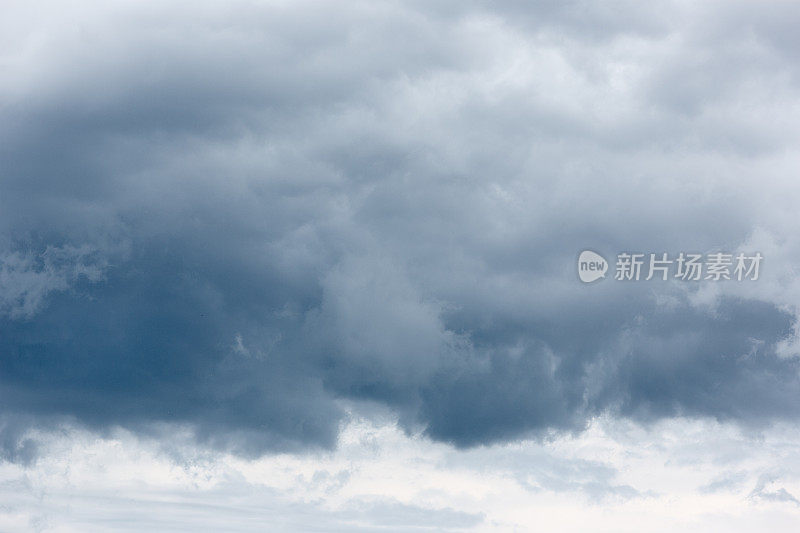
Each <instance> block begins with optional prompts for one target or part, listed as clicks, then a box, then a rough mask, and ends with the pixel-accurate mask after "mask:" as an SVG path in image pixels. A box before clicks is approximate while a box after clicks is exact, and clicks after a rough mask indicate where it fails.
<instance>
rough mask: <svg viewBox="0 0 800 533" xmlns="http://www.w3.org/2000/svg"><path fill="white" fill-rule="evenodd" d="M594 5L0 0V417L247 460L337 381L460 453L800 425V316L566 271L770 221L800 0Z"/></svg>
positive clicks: (14, 449) (320, 418)
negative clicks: (135, 436) (4, 57)
mask: <svg viewBox="0 0 800 533" xmlns="http://www.w3.org/2000/svg"><path fill="white" fill-rule="evenodd" d="M604 5H605V4H604ZM581 6H582V4H563V5H562V4H560V3H559V4H556V3H542V4H539V5H533V6H529V5H528V4H525V5H523V4H522V3H513V2H509V3H505V4H502V5H499V6H492V7H487V6H482V5H477V4H459V5H458V6H455V5H454V6H448V5H447V3H443V4H441V5H439V6H438V7H436V8H435V9H434V8H428V7H426V6H423V5H421V4H419V3H414V2H409V3H385V4H380V5H370V4H361V3H356V2H354V3H344V4H337V5H333V4H310V3H303V2H300V3H293V4H291V5H285V6H266V5H265V6H257V5H253V4H245V3H241V4H237V3H235V4H233V5H230V6H227V7H224V8H223V7H220V6H215V5H204V6H202V7H201V8H198V9H193V10H192V11H191V12H189V13H186V12H184V11H182V10H179V9H178V7H177V6H174V5H172V6H169V5H167V6H161V7H148V8H144V7H137V6H134V5H130V6H118V7H117V8H116V9H112V8H104V9H100V10H92V11H91V13H90V12H88V11H87V10H86V8H78V9H77V10H76V11H74V12H70V13H67V12H64V11H60V10H58V9H54V10H53V12H51V13H47V14H44V15H42V17H41V18H38V17H30V16H28V15H27V14H26V12H25V9H24V8H23V7H21V6H20V7H12V8H8V11H9V13H8V14H9V17H7V18H6V22H5V23H4V24H5V25H8V24H10V23H9V22H8V21H9V20H18V21H19V24H18V25H17V26H15V27H14V28H10V29H9V33H8V35H9V37H7V38H5V40H4V43H5V46H7V47H8V49H9V54H10V55H11V56H12V57H15V58H18V60H17V61H16V62H11V63H9V64H8V66H6V67H4V68H5V69H6V71H7V75H5V76H4V77H3V78H4V81H3V82H2V83H1V84H0V97H1V98H2V101H3V104H4V105H3V106H2V108H0V139H2V143H1V144H0V168H2V181H1V182H0V261H1V262H0V313H2V316H1V317H0V390H1V391H2V398H3V410H4V412H5V413H6V414H8V415H14V416H24V417H31V418H28V419H29V420H32V419H35V420H41V421H44V420H48V421H52V420H57V419H59V417H63V419H67V420H74V421H77V422H79V423H81V424H85V425H87V426H90V427H93V428H96V429H98V430H102V429H104V428H108V427H110V426H113V425H123V426H126V427H130V428H139V429H141V430H142V431H145V430H148V429H147V428H148V427H150V426H151V425H152V424H153V423H155V422H170V423H178V424H188V425H190V426H191V427H192V428H194V430H195V432H196V435H197V438H198V440H199V441H201V442H203V443H205V444H208V445H210V446H213V447H215V448H223V449H230V450H233V451H235V452H237V453H242V454H258V453H261V452H263V451H265V450H273V449H297V448H298V447H305V446H331V445H332V444H333V443H334V442H335V438H336V435H337V431H338V424H339V422H340V420H341V416H342V412H341V408H340V407H339V406H338V404H337V400H338V399H363V400H370V401H377V402H381V403H383V404H386V405H388V406H390V407H391V408H392V409H394V410H396V412H397V413H399V414H400V417H401V420H402V422H403V424H404V425H405V426H406V427H408V428H419V427H423V428H425V431H426V432H427V434H428V435H430V436H431V437H433V438H435V439H440V440H443V441H447V442H452V443H454V444H456V445H459V446H469V445H478V444H483V443H488V442H494V441H502V440H507V439H513V438H517V437H519V436H522V435H526V434H529V433H531V432H533V433H539V434H545V433H547V432H548V431H552V430H567V431H573V430H580V429H581V428H582V427H583V426H584V424H585V423H586V420H587V419H588V418H589V417H591V416H594V415H597V414H599V413H602V412H612V413H615V414H618V415H620V416H630V417H634V418H636V419H639V420H642V421H648V420H654V419H657V418H659V417H664V416H675V415H688V416H714V417H719V418H724V419H732V420H737V421H740V422H743V423H749V424H756V423H764V422H768V421H770V420H772V419H774V418H790V419H794V418H795V417H796V416H797V415H798V409H797V407H796V406H797V405H798V402H797V399H798V394H799V393H800V388H799V387H800V383H798V377H797V360H796V359H793V358H786V357H783V356H779V355H778V353H777V352H776V346H777V344H778V342H779V341H781V340H782V339H785V338H786V337H788V336H789V335H790V334H791V333H792V326H793V314H792V309H790V308H786V307H781V306H779V305H778V304H777V303H776V302H770V301H760V300H764V299H754V297H753V295H752V294H751V295H750V296H749V297H748V298H744V297H736V296H726V297H723V298H721V299H720V300H719V301H718V303H717V305H716V306H713V307H708V306H702V305H698V304H697V303H696V302H695V301H694V300H693V298H694V296H697V294H698V290H696V289H697V288H696V287H692V288H691V289H689V290H688V291H687V290H682V289H680V288H676V287H675V286H673V285H672V284H660V285H659V284H655V283H640V284H614V283H613V282H604V283H602V284H600V285H597V286H592V287H585V286H580V284H579V283H578V282H577V280H576V279H575V275H574V272H573V271H572V268H573V261H574V258H575V254H576V253H577V252H578V251H579V250H581V249H583V248H587V247H588V248H593V249H598V250H600V251H603V252H604V253H607V254H614V253H616V252H618V251H621V250H631V249H634V250H635V249H639V250H642V251H662V250H667V251H671V252H677V251H678V250H710V249H713V248H723V249H730V250H732V249H734V248H736V247H737V246H740V245H742V244H743V243H745V242H746V241H747V239H748V238H749V237H750V235H751V234H752V232H753V231H754V229H756V228H757V227H759V226H760V225H761V224H764V223H766V221H767V219H765V218H764V214H763V211H762V210H761V205H760V204H758V203H757V202H755V201H754V200H753V194H750V192H751V191H752V189H751V188H750V187H752V185H751V182H752V178H753V176H754V174H755V173H756V172H764V171H766V172H772V173H773V174H774V176H775V177H780V176H782V175H783V173H784V169H785V168H786V165H787V164H786V163H785V162H781V161H780V160H775V159H774V158H775V157H776V154H780V153H783V152H785V151H786V150H787V149H788V148H787V147H788V146H790V145H791V143H792V141H793V140H795V139H796V137H797V136H796V133H797V132H796V126H793V125H791V124H790V123H791V118H792V116H793V115H792V114H791V113H788V114H787V113H778V111H776V110H779V109H784V110H785V109H791V107H790V106H791V105H794V104H796V102H797V96H798V95H797V88H796V83H795V79H794V76H795V66H794V62H793V60H792V59H793V57H794V53H793V52H792V49H793V48H792V44H793V40H792V39H793V38H792V37H791V35H790V34H789V33H787V32H788V30H786V27H787V26H786V25H785V23H784V22H782V21H784V20H797V18H798V9H797V8H796V7H793V6H791V5H788V4H786V5H781V6H780V7H773V8H770V10H768V12H767V13H766V14H760V15H759V16H758V17H755V18H753V19H748V21H747V28H748V31H747V33H746V35H747V36H748V39H747V40H745V41H740V40H737V39H738V36H739V35H740V25H741V24H743V23H744V22H743V21H744V20H745V19H743V18H742V17H743V15H742V14H740V13H739V11H741V10H744V11H746V12H748V13H749V10H748V9H747V8H746V7H744V6H740V5H738V4H736V5H735V6H734V7H726V5H722V4H712V5H710V6H708V7H704V8H702V9H699V8H698V9H697V10H691V9H688V8H685V7H679V6H674V5H671V4H667V3H665V4H659V6H658V9H656V8H650V9H644V8H643V7H641V5H639V4H638V3H636V7H632V5H628V4H619V5H613V6H612V5H611V4H608V5H607V7H604V8H602V9H601V8H600V7H597V6H595V7H593V8H592V9H588V10H586V9H582V7H581ZM659 10H664V11H667V12H669V13H671V14H673V15H674V16H675V20H677V21H678V22H675V23H667V22H664V21H665V20H668V18H665V17H662V16H661V13H660V11H659ZM750 10H752V9H750ZM717 15H719V16H717ZM687 21H689V22H691V23H690V24H685V23H686V22H687ZM37 36H39V37H37ZM733 42H736V43H739V44H737V45H736V46H734V45H733V44H731V43H733ZM741 52H744V53H741ZM769 84H771V87H772V91H773V94H774V98H771V99H765V98H764V94H763V89H764V87H765V86H766V85H769ZM773 118H774V120H773ZM770 177H773V176H771V175H770V176H768V178H770ZM770 230H771V231H773V232H777V233H778V234H779V236H782V235H789V234H790V233H789V231H790V230H791V228H787V227H786V226H774V227H771V228H770ZM3 434H4V435H6V434H8V435H18V433H17V432H4V433H3ZM4 439H5V437H4ZM4 449H6V450H7V452H5V456H6V457H11V458H13V457H14V454H17V455H19V454H23V455H24V453H27V452H25V449H23V448H19V444H18V443H17V442H16V441H15V442H13V443H12V442H11V441H9V443H8V445H7V446H4Z"/></svg>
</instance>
